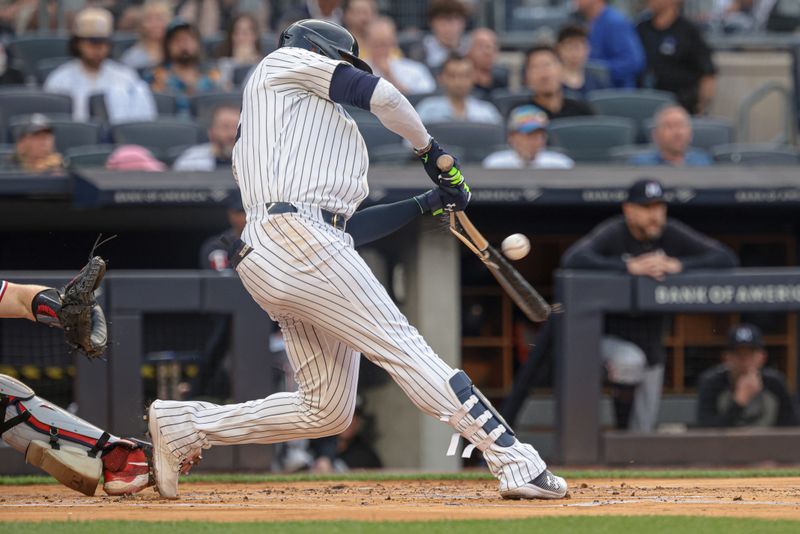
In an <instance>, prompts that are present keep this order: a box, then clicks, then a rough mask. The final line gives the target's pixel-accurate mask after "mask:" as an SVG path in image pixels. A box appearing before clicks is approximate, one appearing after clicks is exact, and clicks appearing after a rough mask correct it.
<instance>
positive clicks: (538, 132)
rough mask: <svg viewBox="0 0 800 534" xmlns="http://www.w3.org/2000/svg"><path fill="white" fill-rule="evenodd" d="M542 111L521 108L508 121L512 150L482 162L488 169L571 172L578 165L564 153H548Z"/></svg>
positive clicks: (544, 115) (544, 118)
mask: <svg viewBox="0 0 800 534" xmlns="http://www.w3.org/2000/svg"><path fill="white" fill-rule="evenodd" d="M549 122H550V121H549V120H548V118H547V113H545V112H544V111H543V110H541V109H540V108H537V107H536V106H532V105H530V104H528V105H525V106H519V107H517V108H515V109H514V111H512V112H511V115H510V116H509V118H508V144H509V146H511V148H510V149H509V150H501V151H500V152H495V153H494V154H490V155H489V156H488V157H487V158H486V159H484V160H483V166H484V167H486V168H487V169H571V168H572V167H574V166H575V162H574V161H572V160H571V159H570V158H569V157H567V156H565V155H564V154H559V153H558V152H553V151H550V150H546V149H545V147H546V146H547V124H548V123H549Z"/></svg>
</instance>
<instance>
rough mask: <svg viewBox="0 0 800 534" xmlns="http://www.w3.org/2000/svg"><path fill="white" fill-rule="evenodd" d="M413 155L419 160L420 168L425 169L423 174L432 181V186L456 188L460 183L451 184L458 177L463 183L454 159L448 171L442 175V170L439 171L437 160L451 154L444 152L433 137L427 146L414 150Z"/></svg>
mask: <svg viewBox="0 0 800 534" xmlns="http://www.w3.org/2000/svg"><path fill="white" fill-rule="evenodd" d="M414 153H415V154H416V155H417V157H419V160H420V161H421V162H422V166H423V167H425V172H426V173H427V174H428V177H429V178H430V179H431V180H432V181H433V183H434V184H436V185H446V186H457V185H459V184H460V182H459V183H453V180H454V179H456V180H457V179H458V177H461V181H463V176H461V171H460V170H459V168H458V162H456V161H455V158H453V161H454V163H453V167H452V168H451V169H450V170H448V171H447V172H445V173H443V172H442V170H441V169H439V167H438V165H437V162H438V161H439V158H441V157H442V156H451V154H448V153H447V152H445V151H444V149H443V148H442V147H441V146H439V143H437V142H436V139H434V138H433V137H431V140H430V141H429V142H428V146H426V147H425V148H423V149H420V150H416V149H415V150H414Z"/></svg>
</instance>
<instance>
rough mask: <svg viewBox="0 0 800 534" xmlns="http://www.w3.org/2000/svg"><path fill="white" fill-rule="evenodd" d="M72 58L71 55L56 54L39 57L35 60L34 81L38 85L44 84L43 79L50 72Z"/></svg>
mask: <svg viewBox="0 0 800 534" xmlns="http://www.w3.org/2000/svg"><path fill="white" fill-rule="evenodd" d="M72 59H73V58H72V57H71V56H56V57H48V58H45V59H40V60H39V61H37V62H36V69H35V71H36V72H35V74H34V76H35V77H36V83H37V84H39V85H44V81H45V80H46V79H47V77H48V76H50V73H51V72H53V71H54V70H56V69H57V68H58V67H60V66H61V65H63V64H64V63H66V62H67V61H72Z"/></svg>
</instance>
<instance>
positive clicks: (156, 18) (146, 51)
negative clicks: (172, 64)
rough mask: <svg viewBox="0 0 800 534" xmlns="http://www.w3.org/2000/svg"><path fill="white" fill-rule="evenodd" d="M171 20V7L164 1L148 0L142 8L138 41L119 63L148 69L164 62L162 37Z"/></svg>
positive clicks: (134, 67)
mask: <svg viewBox="0 0 800 534" xmlns="http://www.w3.org/2000/svg"><path fill="white" fill-rule="evenodd" d="M171 19H172V7H171V6H170V4H168V3H167V2H166V1H164V0H148V1H147V2H145V4H144V6H142V10H141V15H140V20H139V40H138V41H137V42H136V44H135V45H133V46H132V47H130V48H129V49H127V50H126V51H125V52H124V53H123V54H122V57H121V58H120V61H121V62H122V63H123V64H125V65H127V66H129V67H130V68H132V69H148V68H152V67H155V66H156V65H160V64H161V63H162V62H163V61H164V35H165V33H166V31H167V24H169V21H170V20H171Z"/></svg>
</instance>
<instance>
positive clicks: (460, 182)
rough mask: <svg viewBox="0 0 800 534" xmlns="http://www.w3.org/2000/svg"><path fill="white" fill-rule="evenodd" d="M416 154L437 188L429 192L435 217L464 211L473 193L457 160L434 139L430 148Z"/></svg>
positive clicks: (431, 210)
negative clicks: (445, 213)
mask: <svg viewBox="0 0 800 534" xmlns="http://www.w3.org/2000/svg"><path fill="white" fill-rule="evenodd" d="M415 152H416V154H417V156H418V157H419V159H420V161H421V162H422V165H423V167H424V168H425V172H426V173H427V174H428V176H429V177H430V179H431V180H432V181H433V183H434V184H436V186H437V187H436V189H434V190H432V191H429V192H428V193H431V195H430V196H429V198H428V200H429V203H428V208H429V209H430V212H431V213H432V214H433V215H441V214H442V213H444V212H448V213H452V212H455V211H464V209H466V207H467V204H469V201H470V199H471V198H472V192H471V191H470V189H469V186H468V185H467V183H466V182H465V181H464V175H463V174H461V169H460V168H459V167H458V162H457V161H456V159H455V158H454V157H453V156H451V155H450V154H448V153H447V152H445V151H444V149H443V148H442V147H441V146H440V145H439V143H437V142H436V140H435V139H434V138H432V137H431V140H430V142H428V146H426V147H425V148H423V149H422V150H415ZM433 193H436V195H435V196H434V195H433ZM426 194H427V193H426ZM418 202H419V199H418Z"/></svg>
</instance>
